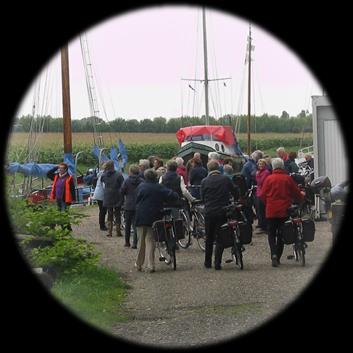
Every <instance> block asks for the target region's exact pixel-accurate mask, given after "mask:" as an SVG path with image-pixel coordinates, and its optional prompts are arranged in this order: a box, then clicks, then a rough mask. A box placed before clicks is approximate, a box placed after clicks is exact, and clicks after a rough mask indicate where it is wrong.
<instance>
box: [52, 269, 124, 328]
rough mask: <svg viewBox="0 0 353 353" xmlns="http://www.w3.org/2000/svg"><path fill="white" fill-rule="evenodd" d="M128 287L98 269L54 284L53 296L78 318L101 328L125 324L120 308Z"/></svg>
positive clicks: (65, 277)
mask: <svg viewBox="0 0 353 353" xmlns="http://www.w3.org/2000/svg"><path fill="white" fill-rule="evenodd" d="M126 290H127V286H126V284H125V283H124V282H123V281H122V280H121V279H120V278H119V277H118V275H117V274H116V273H115V272H112V271H110V270H109V269H107V268H103V267H97V268H91V269H87V270H85V271H84V272H83V273H81V274H75V275H68V276H64V277H62V278H60V279H59V280H58V281H56V282H55V284H54V286H53V288H52V293H53V295H54V296H55V297H56V298H57V299H58V300H59V301H61V302H62V303H63V304H64V305H65V306H66V307H67V308H68V309H70V310H71V311H72V312H73V313H75V314H76V315H77V316H78V317H79V318H81V319H83V320H84V321H86V322H87V323H89V324H92V325H93V326H96V327H98V328H101V329H105V330H109V329H110V328H111V327H112V326H113V325H114V323H116V322H122V321H126V320H127V317H126V316H125V315H124V313H123V310H122V308H121V305H122V302H123V300H124V297H125V295H126Z"/></svg>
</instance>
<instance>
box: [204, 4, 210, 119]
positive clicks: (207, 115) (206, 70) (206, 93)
mask: <svg viewBox="0 0 353 353" xmlns="http://www.w3.org/2000/svg"><path fill="white" fill-rule="evenodd" d="M202 22H203V54H204V55H203V57H204V73H205V116H206V125H209V109H208V63H207V34H206V11H205V7H202Z"/></svg>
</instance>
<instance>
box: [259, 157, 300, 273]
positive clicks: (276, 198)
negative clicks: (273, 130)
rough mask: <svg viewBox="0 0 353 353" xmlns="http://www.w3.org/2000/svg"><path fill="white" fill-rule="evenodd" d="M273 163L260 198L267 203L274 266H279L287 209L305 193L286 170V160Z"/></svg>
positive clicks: (273, 160)
mask: <svg viewBox="0 0 353 353" xmlns="http://www.w3.org/2000/svg"><path fill="white" fill-rule="evenodd" d="M271 164H272V170H273V171H272V174H271V175H269V176H268V177H267V178H266V179H265V181H264V183H263V185H262V193H261V195H260V198H261V200H262V201H263V202H264V204H265V205H266V206H265V207H266V211H265V215H266V219H267V223H268V242H269V245H270V250H271V259H272V266H273V267H277V266H278V265H279V264H280V258H281V256H282V252H283V240H282V235H281V228H282V226H283V223H284V222H285V221H286V220H287V219H288V213H287V210H288V208H289V207H290V206H291V204H292V202H293V200H294V201H297V202H300V201H302V200H303V199H304V195H305V194H304V192H302V191H300V189H299V188H298V186H297V184H296V183H295V181H294V180H293V178H292V177H290V176H289V175H288V174H287V172H286V171H285V170H284V162H283V160H282V159H281V158H273V159H272V162H271Z"/></svg>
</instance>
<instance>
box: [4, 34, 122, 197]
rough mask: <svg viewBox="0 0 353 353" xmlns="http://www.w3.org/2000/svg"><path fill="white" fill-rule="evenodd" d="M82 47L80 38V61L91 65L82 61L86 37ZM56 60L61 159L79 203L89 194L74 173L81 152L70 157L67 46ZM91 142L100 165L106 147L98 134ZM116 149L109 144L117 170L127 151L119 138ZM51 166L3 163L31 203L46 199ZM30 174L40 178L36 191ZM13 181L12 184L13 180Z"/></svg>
mask: <svg viewBox="0 0 353 353" xmlns="http://www.w3.org/2000/svg"><path fill="white" fill-rule="evenodd" d="M85 48H87V50H86V51H84V50H83V46H82V41H81V49H82V56H83V60H84V64H87V65H90V66H91V63H90V62H89V63H88V62H87V60H85V55H88V46H87V40H86V46H85ZM60 59H61V81H62V85H61V88H62V89H61V91H62V110H63V147H64V158H63V160H64V162H65V163H67V164H68V166H69V173H70V174H71V175H73V178H74V182H75V187H76V200H77V201H78V202H79V203H81V202H84V201H85V200H86V199H87V198H88V196H89V195H90V190H88V189H87V185H84V183H83V175H82V176H79V177H78V176H77V161H78V157H79V155H80V154H82V153H83V152H82V151H80V152H78V153H76V156H75V159H74V156H73V150H72V122H71V103H70V75H69V51H68V45H65V46H63V47H62V48H61V49H60ZM85 73H86V83H87V90H88V95H89V98H90V97H91V93H92V92H91V91H92V90H91V91H90V88H92V85H88V79H87V76H88V74H87V68H85ZM90 80H91V82H93V74H91V76H90ZM90 103H91V99H90ZM96 112H97V111H96V110H95V111H94V113H96ZM95 115H96V114H94V115H93V116H92V118H93V119H96V118H97V117H96V116H95ZM34 120H35V116H34V113H33V114H32V121H34ZM30 134H31V131H30ZM96 136H97V131H96V129H95V127H94V137H96ZM29 141H30V140H29ZM94 142H95V146H94V149H93V151H92V152H93V154H94V155H95V157H96V158H97V159H98V165H100V163H101V161H102V160H107V159H108V157H107V156H106V155H105V153H106V151H107V150H108V149H107V148H103V147H102V145H101V143H102V138H101V137H100V138H99V139H98V138H94ZM28 146H29V147H31V148H32V146H30V142H28ZM118 148H119V152H120V154H118V153H117V152H116V150H115V147H114V146H112V147H111V149H110V158H111V159H113V160H114V164H115V166H116V168H117V169H118V168H119V167H121V166H122V167H123V166H124V165H125V164H126V161H127V153H126V150H125V146H124V144H123V143H122V141H121V140H120V139H119V141H118ZM31 155H32V154H31ZM119 158H120V159H121V160H122V163H121V165H120V166H119V161H118V159H119ZM55 165H56V164H50V163H36V161H35V159H34V158H33V159H31V160H29V159H28V158H26V160H25V163H24V164H21V163H18V162H12V163H9V165H8V166H7V171H8V172H9V174H13V175H14V180H15V175H16V173H20V174H23V176H24V181H23V184H22V187H21V188H20V190H19V191H20V196H24V197H28V198H29V199H30V200H31V201H32V202H39V201H42V200H44V199H46V198H47V197H48V195H49V192H50V187H44V178H46V175H47V172H48V171H49V170H50V169H51V168H53V167H54V166H55ZM33 177H34V178H41V180H42V187H41V188H40V189H39V190H38V188H33V187H32V178H33ZM13 184H14V185H15V182H14V183H13Z"/></svg>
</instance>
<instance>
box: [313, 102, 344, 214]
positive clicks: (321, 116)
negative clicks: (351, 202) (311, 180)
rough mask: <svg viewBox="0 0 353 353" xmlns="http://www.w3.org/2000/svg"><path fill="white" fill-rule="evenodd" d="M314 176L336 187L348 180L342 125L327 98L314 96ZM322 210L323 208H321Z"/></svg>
mask: <svg viewBox="0 0 353 353" xmlns="http://www.w3.org/2000/svg"><path fill="white" fill-rule="evenodd" d="M312 106H313V143H314V156H315V161H314V176H315V178H317V177H319V176H327V177H329V179H330V181H331V185H332V186H334V185H336V184H338V183H341V182H343V181H346V180H347V179H348V177H349V176H348V160H347V157H348V150H347V148H346V146H345V141H344V137H343V134H342V132H341V125H340V122H339V120H338V117H337V116H336V113H335V111H334V109H333V107H332V105H331V103H330V101H329V99H328V97H327V96H313V97H312ZM320 210H322V206H321V207H320Z"/></svg>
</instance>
